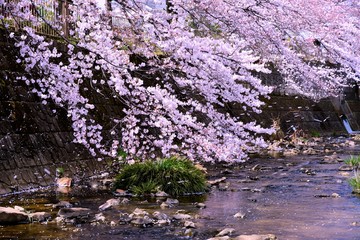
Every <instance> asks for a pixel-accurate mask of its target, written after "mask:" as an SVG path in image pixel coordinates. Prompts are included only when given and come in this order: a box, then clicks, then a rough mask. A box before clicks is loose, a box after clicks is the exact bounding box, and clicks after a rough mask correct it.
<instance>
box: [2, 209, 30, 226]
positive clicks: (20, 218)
mask: <svg viewBox="0 0 360 240" xmlns="http://www.w3.org/2000/svg"><path fill="white" fill-rule="evenodd" d="M28 221H29V218H28V215H27V214H26V213H24V212H21V211H19V210H16V209H14V208H11V207H0V223H2V224H16V223H22V222H28Z"/></svg>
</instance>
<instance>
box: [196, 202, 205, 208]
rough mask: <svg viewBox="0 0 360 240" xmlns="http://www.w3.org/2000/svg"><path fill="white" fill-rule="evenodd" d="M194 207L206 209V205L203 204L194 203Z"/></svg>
mask: <svg viewBox="0 0 360 240" xmlns="http://www.w3.org/2000/svg"><path fill="white" fill-rule="evenodd" d="M196 207H197V208H200V209H203V208H206V205H205V203H196Z"/></svg>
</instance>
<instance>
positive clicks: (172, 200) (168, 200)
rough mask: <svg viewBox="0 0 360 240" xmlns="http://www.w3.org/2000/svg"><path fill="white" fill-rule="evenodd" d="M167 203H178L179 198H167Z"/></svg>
mask: <svg viewBox="0 0 360 240" xmlns="http://www.w3.org/2000/svg"><path fill="white" fill-rule="evenodd" d="M165 203H166V204H168V205H178V204H179V200H177V199H174V198H167V199H166V201H165Z"/></svg>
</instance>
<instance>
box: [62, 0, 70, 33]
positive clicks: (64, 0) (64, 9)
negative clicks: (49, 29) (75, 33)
mask: <svg viewBox="0 0 360 240" xmlns="http://www.w3.org/2000/svg"><path fill="white" fill-rule="evenodd" d="M60 3H61V15H62V24H63V32H64V37H69V22H68V17H69V4H68V1H67V0H60Z"/></svg>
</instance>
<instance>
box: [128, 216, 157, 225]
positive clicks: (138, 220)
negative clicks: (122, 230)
mask: <svg viewBox="0 0 360 240" xmlns="http://www.w3.org/2000/svg"><path fill="white" fill-rule="evenodd" d="M131 224H133V225H136V226H141V227H146V226H149V225H152V224H154V220H153V219H151V218H149V217H148V216H144V217H141V218H135V219H133V220H131Z"/></svg>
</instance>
